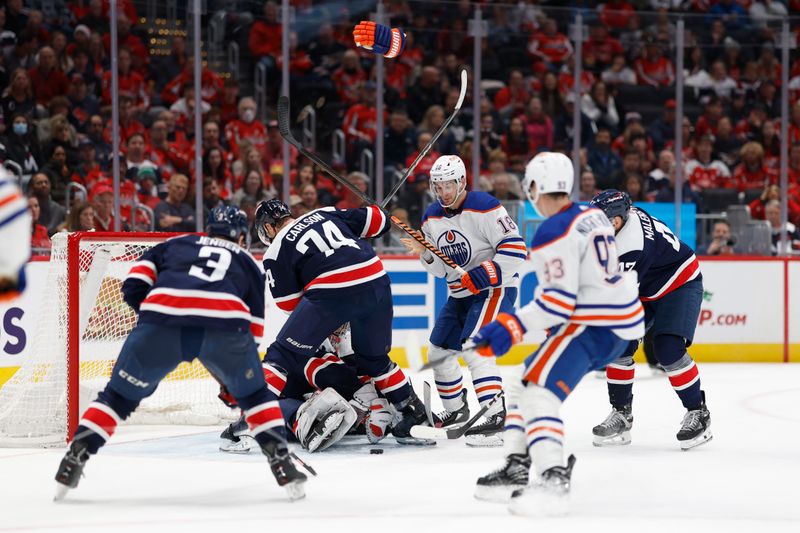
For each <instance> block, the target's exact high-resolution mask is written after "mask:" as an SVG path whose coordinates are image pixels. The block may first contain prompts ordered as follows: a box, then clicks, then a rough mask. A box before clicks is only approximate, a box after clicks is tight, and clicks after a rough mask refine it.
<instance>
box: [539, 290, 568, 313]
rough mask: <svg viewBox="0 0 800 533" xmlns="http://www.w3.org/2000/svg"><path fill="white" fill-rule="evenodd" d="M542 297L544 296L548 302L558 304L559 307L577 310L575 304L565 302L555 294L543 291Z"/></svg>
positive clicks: (543, 298)
mask: <svg viewBox="0 0 800 533" xmlns="http://www.w3.org/2000/svg"><path fill="white" fill-rule="evenodd" d="M541 298H542V300H544V301H546V302H550V303H551V304H555V305H557V306H559V307H563V308H564V309H566V310H567V311H574V310H575V305H572V304H568V303H564V302H562V301H561V300H559V299H558V298H556V297H554V296H550V295H549V294H544V293H542V296H541Z"/></svg>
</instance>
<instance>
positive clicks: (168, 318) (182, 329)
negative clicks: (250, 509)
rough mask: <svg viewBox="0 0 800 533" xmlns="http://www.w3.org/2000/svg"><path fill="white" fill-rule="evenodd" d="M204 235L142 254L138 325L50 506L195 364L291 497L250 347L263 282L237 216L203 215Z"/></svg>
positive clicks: (295, 488)
mask: <svg viewBox="0 0 800 533" xmlns="http://www.w3.org/2000/svg"><path fill="white" fill-rule="evenodd" d="M207 231H208V236H202V235H185V236H181V237H176V238H173V239H170V240H167V241H165V242H163V243H161V244H158V245H156V246H154V247H153V248H151V249H150V250H148V251H147V252H145V253H144V254H143V255H142V257H141V258H140V259H139V261H138V262H136V263H134V265H133V266H132V267H131V270H130V272H129V274H128V276H127V278H125V281H124V282H123V284H122V295H123V298H124V300H125V302H126V303H127V304H128V305H130V306H131V307H132V308H133V309H134V310H135V311H137V312H138V314H139V321H138V323H137V325H136V327H135V328H134V329H133V331H132V332H131V333H130V335H129V336H128V338H127V339H126V340H125V344H124V345H123V347H122V350H121V352H120V354H119V357H118V358H117V362H116V364H115V365H114V369H113V370H112V372H111V379H110V381H109V382H108V384H107V385H106V387H105V389H103V390H102V391H101V392H100V393H99V394H98V395H97V398H96V399H95V401H94V402H92V403H91V404H90V405H89V407H88V408H87V409H86V411H85V412H84V413H83V415H82V417H81V419H80V422H79V424H78V427H77V429H76V430H75V433H74V435H72V436H71V437H72V443H71V444H70V447H69V450H68V451H67V453H66V455H65V456H64V459H63V460H62V461H61V465H60V466H59V468H58V472H57V473H56V482H57V484H58V488H59V491H58V494H57V498H60V497H63V496H64V495H65V494H66V492H67V490H68V489H73V488H75V487H76V486H77V485H78V481H79V480H80V477H81V474H82V472H83V468H84V466H85V464H86V461H88V460H89V458H90V457H91V456H92V455H94V454H96V453H97V452H98V451H99V450H100V448H101V447H102V446H103V445H104V444H105V443H106V442H107V441H108V439H110V438H111V436H113V434H114V432H115V430H116V429H117V426H118V425H119V424H120V423H121V422H122V421H123V420H125V419H126V418H128V416H129V415H130V414H131V413H132V412H133V411H134V410H135V409H136V407H137V406H138V405H139V403H140V402H141V401H142V400H143V399H144V398H146V397H148V396H150V395H151V394H152V393H153V392H154V391H155V390H156V387H157V386H158V384H159V382H160V381H161V380H162V379H163V378H164V377H165V376H166V375H167V374H169V373H170V372H171V371H172V370H173V369H175V367H177V366H178V364H179V363H181V362H182V361H186V362H191V361H192V360H194V359H195V358H196V359H199V360H200V362H201V363H202V364H203V365H204V366H205V367H206V368H207V369H208V370H209V372H210V373H211V374H212V375H213V376H215V377H216V378H217V379H218V380H219V381H220V382H221V383H222V384H223V385H224V386H225V387H226V388H227V390H228V391H230V393H231V395H232V396H233V397H234V398H235V399H236V401H237V402H238V404H239V405H240V406H241V408H242V409H243V410H244V412H245V417H246V420H247V424H248V426H249V427H250V432H251V434H252V435H253V437H254V438H255V440H256V441H257V442H258V444H259V446H260V447H261V450H262V452H263V453H264V455H266V457H267V459H268V461H269V465H270V468H271V469H272V473H273V475H274V476H275V479H276V481H277V482H278V484H279V485H280V486H283V487H284V488H286V490H287V492H288V493H289V496H290V498H292V499H296V498H301V497H303V496H304V495H305V494H304V488H303V484H304V483H305V481H306V476H305V475H304V474H303V473H301V472H299V471H298V470H297V469H296V467H295V465H294V462H293V460H292V456H291V454H290V453H289V450H288V448H287V445H286V439H285V430H284V421H283V417H282V416H281V410H280V408H279V407H278V402H277V397H276V395H275V394H274V393H273V392H271V391H270V390H269V389H268V388H267V385H266V383H265V382H264V375H263V373H262V370H261V364H260V361H259V358H258V350H257V345H256V341H257V339H259V338H260V337H261V336H262V335H263V331H264V288H265V287H264V274H263V272H262V271H261V269H260V268H259V265H258V263H257V262H256V261H255V259H253V257H252V256H251V255H250V254H249V253H248V252H247V251H246V250H245V249H244V248H243V245H244V240H245V237H246V234H247V217H246V216H245V214H244V213H243V212H241V211H239V210H238V209H237V208H235V207H228V206H220V207H217V208H215V209H213V210H212V211H211V212H210V214H209V219H208V226H207Z"/></svg>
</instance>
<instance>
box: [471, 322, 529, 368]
mask: <svg viewBox="0 0 800 533" xmlns="http://www.w3.org/2000/svg"><path fill="white" fill-rule="evenodd" d="M526 331H527V330H526V329H525V326H523V325H522V322H520V320H519V318H517V316H516V315H514V314H512V313H500V314H498V315H497V318H496V319H495V320H494V322H489V323H488V324H486V325H485V326H483V327H482V328H481V329H480V331H478V334H477V335H475V336H474V337H473V338H472V342H474V343H475V345H476V346H478V347H479V348H478V353H479V354H480V355H483V356H486V357H499V356H501V355H503V354H505V353H506V352H508V350H510V349H511V347H512V346H514V345H515V344H519V343H520V342H522V336H523V335H525V332H526Z"/></svg>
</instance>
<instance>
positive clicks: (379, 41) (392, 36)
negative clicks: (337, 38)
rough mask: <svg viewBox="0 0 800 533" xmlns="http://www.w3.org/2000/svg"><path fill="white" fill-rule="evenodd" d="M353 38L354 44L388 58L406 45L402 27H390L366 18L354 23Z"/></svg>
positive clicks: (398, 52)
mask: <svg viewBox="0 0 800 533" xmlns="http://www.w3.org/2000/svg"><path fill="white" fill-rule="evenodd" d="M353 39H354V40H355V42H356V46H360V47H362V48H366V49H367V50H371V51H372V52H374V53H376V54H381V55H382V56H384V57H388V58H392V57H397V56H399V55H400V54H401V53H402V52H403V48H405V46H406V34H405V33H403V30H402V28H390V27H389V26H384V25H383V24H376V23H375V22H371V21H368V20H362V21H361V22H359V23H358V24H357V25H356V27H355V28H354V29H353Z"/></svg>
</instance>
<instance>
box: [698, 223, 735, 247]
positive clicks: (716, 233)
mask: <svg viewBox="0 0 800 533" xmlns="http://www.w3.org/2000/svg"><path fill="white" fill-rule="evenodd" d="M735 245H736V237H734V236H733V235H732V234H731V225H730V224H728V221H727V220H717V221H716V222H714V228H713V229H712V230H711V242H710V243H708V247H707V248H706V250H705V252H703V251H702V250H698V252H700V255H733V254H734V253H736V252H735V251H734V249H733V247H734V246H735Z"/></svg>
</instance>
